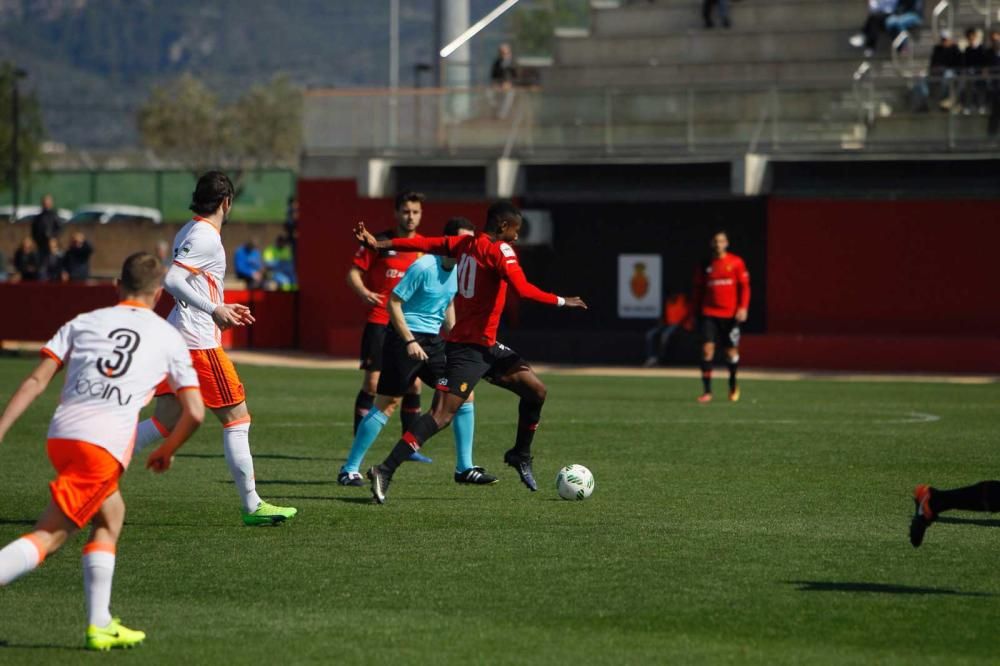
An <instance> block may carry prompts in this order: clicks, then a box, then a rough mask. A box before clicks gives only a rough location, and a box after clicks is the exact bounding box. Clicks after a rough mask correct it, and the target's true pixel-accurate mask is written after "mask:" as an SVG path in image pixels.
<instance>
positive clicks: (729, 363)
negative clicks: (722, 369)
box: [726, 347, 740, 402]
mask: <svg viewBox="0 0 1000 666" xmlns="http://www.w3.org/2000/svg"><path fill="white" fill-rule="evenodd" d="M726 367H728V368H729V401H730V402H739V400H740V385H739V383H738V382H737V380H736V373H737V371H738V370H739V367H740V350H739V347H729V348H727V349H726Z"/></svg>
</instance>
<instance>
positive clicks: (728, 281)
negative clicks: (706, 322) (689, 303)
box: [694, 253, 750, 319]
mask: <svg viewBox="0 0 1000 666" xmlns="http://www.w3.org/2000/svg"><path fill="white" fill-rule="evenodd" d="M694 302H695V305H696V307H697V308H698V312H699V314H701V315H702V316H703V317H720V318H722V319H732V318H733V317H735V316H736V311H737V310H746V309H747V308H749V307H750V273H749V272H748V271H747V266H746V264H744V263H743V260H742V259H741V258H739V257H737V256H736V255H735V254H730V253H727V254H726V256H724V257H722V258H718V259H712V260H711V261H707V262H705V263H704V264H702V265H701V267H699V269H698V270H697V271H696V272H695V274H694Z"/></svg>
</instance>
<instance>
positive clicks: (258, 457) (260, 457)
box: [177, 453, 345, 461]
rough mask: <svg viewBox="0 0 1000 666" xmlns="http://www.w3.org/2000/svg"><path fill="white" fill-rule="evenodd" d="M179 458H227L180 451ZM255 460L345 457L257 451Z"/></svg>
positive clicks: (212, 454)
mask: <svg viewBox="0 0 1000 666" xmlns="http://www.w3.org/2000/svg"><path fill="white" fill-rule="evenodd" d="M177 457H178V458H202V459H206V460H207V459H209V458H211V459H215V458H225V457H226V456H224V455H223V454H221V453H178V454H177ZM253 457H254V460H330V461H339V460H345V458H321V457H316V456H291V455H288V454H285V453H255V454H253Z"/></svg>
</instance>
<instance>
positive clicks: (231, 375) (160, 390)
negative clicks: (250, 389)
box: [156, 347, 247, 409]
mask: <svg viewBox="0 0 1000 666" xmlns="http://www.w3.org/2000/svg"><path fill="white" fill-rule="evenodd" d="M190 351H191V364H192V365H193V366H194V370H195V372H196V373H198V383H199V385H200V387H201V398H202V400H204V401H205V406H206V407H208V408H209V409H220V408H222V407H232V406H234V405H238V404H240V403H241V402H243V401H245V400H246V398H247V396H246V391H245V390H244V388H243V382H241V381H240V376H239V375H238V374H236V366H234V365H233V362H232V361H231V360H229V355H228V354H226V350H224V349H223V348H222V347H217V348H215V349H192V350H190ZM173 392H174V391H173V389H171V388H170V385H169V384H167V382H166V381H165V380H164V381H163V382H162V383H161V384H160V385H159V386H158V387H157V389H156V395H157V397H159V396H161V395H171V394H173Z"/></svg>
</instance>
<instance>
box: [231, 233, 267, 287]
mask: <svg viewBox="0 0 1000 666" xmlns="http://www.w3.org/2000/svg"><path fill="white" fill-rule="evenodd" d="M233 263H234V264H235V265H236V277H238V278H239V279H241V280H243V281H244V282H246V285H247V289H260V288H261V286H263V284H264V257H263V255H261V253H260V247H259V246H258V245H257V241H256V240H250V241H247V242H246V243H244V244H243V245H240V246H239V247H238V248H236V253H235V254H234V255H233Z"/></svg>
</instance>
